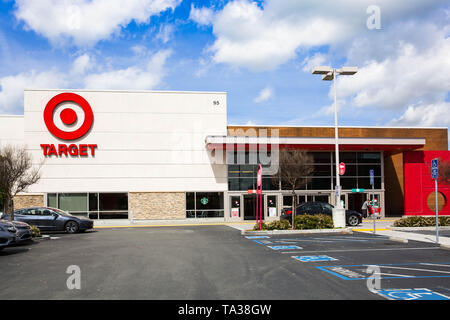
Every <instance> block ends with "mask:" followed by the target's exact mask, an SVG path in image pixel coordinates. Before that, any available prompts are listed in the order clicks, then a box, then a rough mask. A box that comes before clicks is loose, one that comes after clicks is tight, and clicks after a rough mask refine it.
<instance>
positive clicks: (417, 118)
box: [390, 102, 450, 127]
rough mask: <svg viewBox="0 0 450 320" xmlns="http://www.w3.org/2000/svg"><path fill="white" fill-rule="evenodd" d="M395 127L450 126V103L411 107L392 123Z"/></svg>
mask: <svg viewBox="0 0 450 320" xmlns="http://www.w3.org/2000/svg"><path fill="white" fill-rule="evenodd" d="M390 125H393V126H424V127H431V126H450V102H440V103H436V104H429V105H423V104H419V105H410V106H408V107H407V109H406V111H405V112H404V113H403V115H401V116H400V117H399V118H397V119H394V120H392V121H391V122H390Z"/></svg>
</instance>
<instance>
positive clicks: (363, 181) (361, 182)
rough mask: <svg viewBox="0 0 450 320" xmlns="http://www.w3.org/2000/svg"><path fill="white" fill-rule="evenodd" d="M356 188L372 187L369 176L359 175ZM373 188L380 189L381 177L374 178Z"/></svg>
mask: <svg viewBox="0 0 450 320" xmlns="http://www.w3.org/2000/svg"><path fill="white" fill-rule="evenodd" d="M358 188H363V189H372V185H371V184H370V177H359V178H358ZM374 188H375V189H381V178H377V177H375V178H374Z"/></svg>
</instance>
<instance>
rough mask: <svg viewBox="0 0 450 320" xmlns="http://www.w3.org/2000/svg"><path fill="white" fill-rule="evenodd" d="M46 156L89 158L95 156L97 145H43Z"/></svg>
mask: <svg viewBox="0 0 450 320" xmlns="http://www.w3.org/2000/svg"><path fill="white" fill-rule="evenodd" d="M41 148H42V150H43V153H44V156H51V155H55V156H58V157H60V156H62V155H65V156H81V157H87V156H89V155H91V156H95V149H97V145H96V144H79V145H76V144H70V145H67V144H58V145H57V146H55V145H54V144H41Z"/></svg>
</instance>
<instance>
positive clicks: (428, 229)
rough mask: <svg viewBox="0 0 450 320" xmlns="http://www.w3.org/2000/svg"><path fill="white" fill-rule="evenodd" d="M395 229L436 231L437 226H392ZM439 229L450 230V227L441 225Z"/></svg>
mask: <svg viewBox="0 0 450 320" xmlns="http://www.w3.org/2000/svg"><path fill="white" fill-rule="evenodd" d="M390 229H391V230H393V231H434V230H436V226H434V227H433V226H432V227H390ZM439 230H450V227H439Z"/></svg>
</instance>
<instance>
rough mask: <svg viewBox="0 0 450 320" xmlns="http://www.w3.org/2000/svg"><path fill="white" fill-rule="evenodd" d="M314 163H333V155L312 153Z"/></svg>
mask: <svg viewBox="0 0 450 320" xmlns="http://www.w3.org/2000/svg"><path fill="white" fill-rule="evenodd" d="M311 154H312V156H313V158H314V163H327V164H330V163H331V154H330V152H311Z"/></svg>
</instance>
